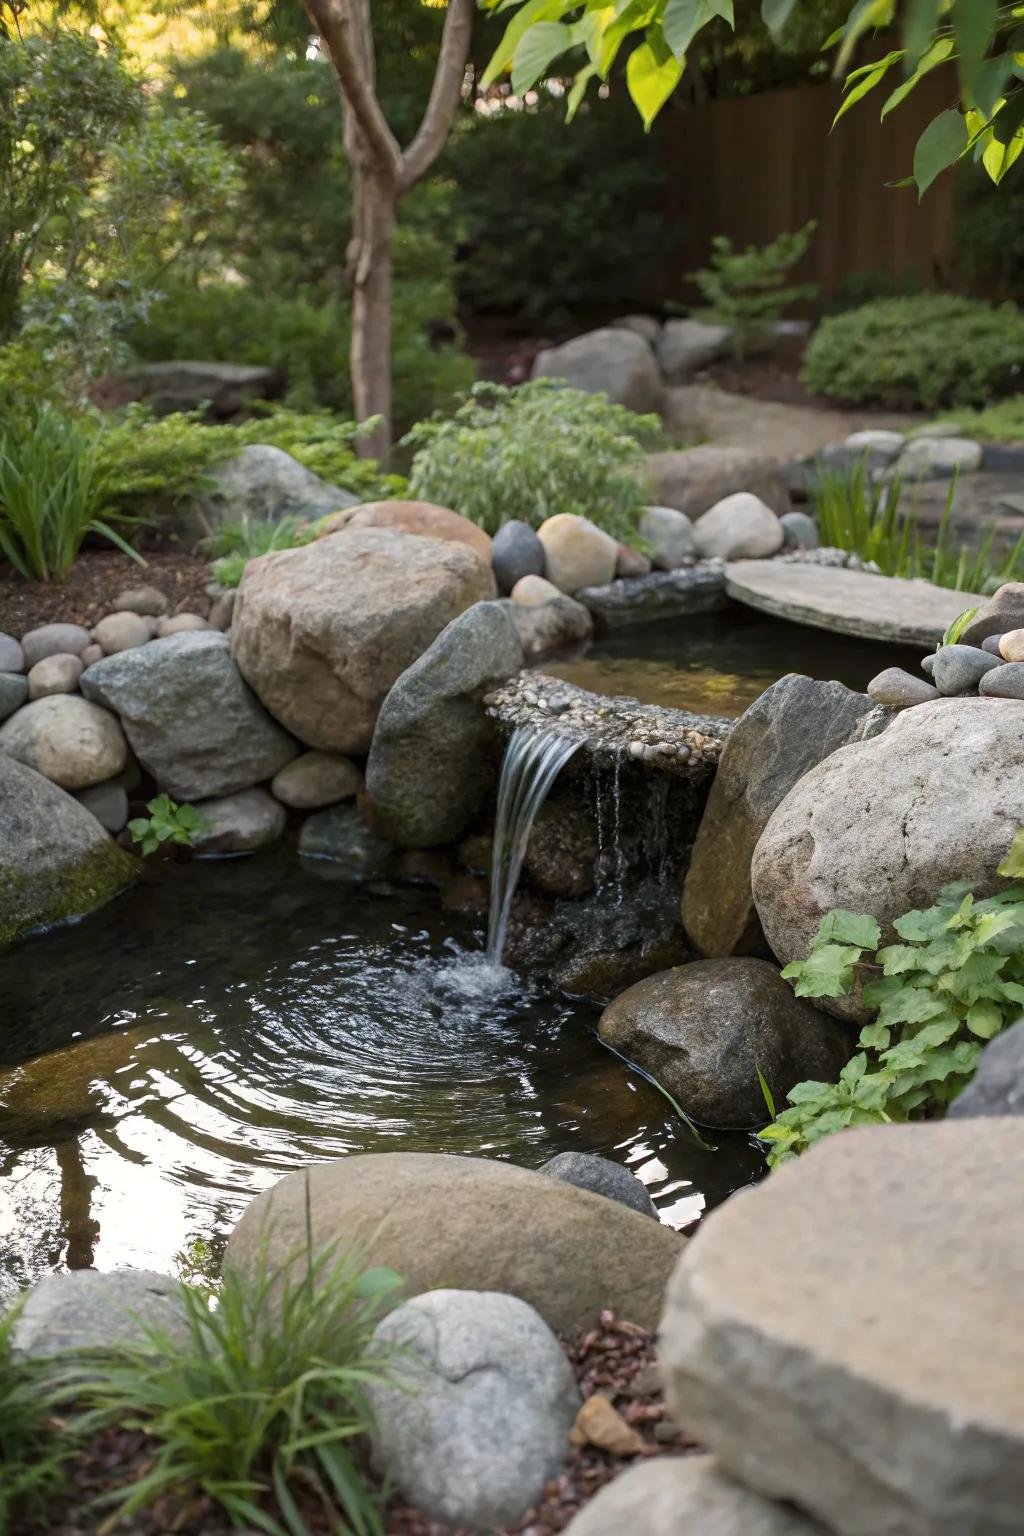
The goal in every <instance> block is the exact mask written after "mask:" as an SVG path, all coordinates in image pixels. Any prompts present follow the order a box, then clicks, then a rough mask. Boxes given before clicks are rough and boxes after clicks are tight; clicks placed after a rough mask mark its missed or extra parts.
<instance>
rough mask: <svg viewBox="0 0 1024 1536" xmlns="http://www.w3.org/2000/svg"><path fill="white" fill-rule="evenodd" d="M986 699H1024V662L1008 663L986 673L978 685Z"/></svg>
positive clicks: (979, 690)
mask: <svg viewBox="0 0 1024 1536" xmlns="http://www.w3.org/2000/svg"><path fill="white" fill-rule="evenodd" d="M978 692H979V693H980V694H981V695H982V696H983V697H984V698H986V699H1024V661H1007V662H1004V663H1003V665H1002V666H1001V667H993V669H992V671H991V672H986V673H985V676H984V677H983V678H982V680H981V682H980V683H979V684H978Z"/></svg>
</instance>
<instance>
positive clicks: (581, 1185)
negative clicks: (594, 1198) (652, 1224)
mask: <svg viewBox="0 0 1024 1536" xmlns="http://www.w3.org/2000/svg"><path fill="white" fill-rule="evenodd" d="M537 1172H538V1173H542V1174H543V1175H544V1177H545V1178H548V1179H561V1180H562V1182H563V1184H574V1185H575V1186H576V1188H577V1189H589V1191H590V1193H591V1194H592V1195H603V1196H604V1197H605V1199H606V1200H617V1201H618V1202H619V1204H620V1205H625V1206H628V1207H629V1209H630V1210H631V1211H639V1212H640V1213H641V1214H642V1215H644V1216H653V1217H654V1219H655V1220H656V1221H657V1220H658V1211H657V1207H656V1206H655V1204H654V1201H653V1200H652V1199H651V1197H650V1195H649V1194H648V1193H647V1189H646V1186H645V1185H643V1184H641V1182H640V1180H639V1179H638V1178H636V1176H635V1175H634V1174H632V1173H630V1171H629V1169H628V1168H624V1167H623V1166H622V1164H621V1163H613V1162H612V1161H611V1159H610V1158H608V1157H596V1156H594V1154H593V1153H590V1152H559V1153H558V1155H557V1157H552V1158H549V1159H548V1161H547V1162H546V1163H543V1164H542V1165H541V1167H540V1168H538V1170H537Z"/></svg>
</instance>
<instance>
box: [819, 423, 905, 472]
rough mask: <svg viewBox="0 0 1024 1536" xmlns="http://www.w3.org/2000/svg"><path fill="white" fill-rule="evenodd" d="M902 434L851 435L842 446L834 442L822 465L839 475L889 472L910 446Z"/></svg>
mask: <svg viewBox="0 0 1024 1536" xmlns="http://www.w3.org/2000/svg"><path fill="white" fill-rule="evenodd" d="M906 441H907V440H906V438H905V437H904V436H903V433H902V432H886V431H881V430H872V431H867V432H851V433H850V435H849V437H848V438H846V440H845V441H844V442H841V443H830V444H829V445H828V447H827V448H825V449H824V450H823V452H822V455H821V460H822V463H823V464H825V465H826V466H827V467H828V468H829V469H831V470H833V471H836V472H838V473H847V474H848V473H849V472H850V471H851V470H855V469H860V468H863V469H864V470H866V471H867V473H868V474H871V473H873V472H874V471H875V470H882V469H888V467H889V465H890V464H891V463H893V461H894V460H895V459H898V458H899V456H900V454H901V453H902V452H903V449H904V447H905V446H906Z"/></svg>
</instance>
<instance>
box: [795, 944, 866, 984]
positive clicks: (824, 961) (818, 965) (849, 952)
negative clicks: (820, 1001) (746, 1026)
mask: <svg viewBox="0 0 1024 1536" xmlns="http://www.w3.org/2000/svg"><path fill="white" fill-rule="evenodd" d="M860 957H861V949H860V947H859V946H857V945H848V944H820V945H819V944H815V946H814V948H813V949H812V950H811V953H810V954H809V955H808V956H807V959H806V960H794V961H793V962H792V963H791V964H790V965H787V966H786V968H785V970H784V971H783V973H782V974H783V976H784V977H785V978H786V980H787V981H795V982H796V995H797V997H842V996H844V995H845V993H847V992H849V990H850V988H851V987H852V986H853V968H854V966H855V965H856V964H857V961H858V960H859V959H860Z"/></svg>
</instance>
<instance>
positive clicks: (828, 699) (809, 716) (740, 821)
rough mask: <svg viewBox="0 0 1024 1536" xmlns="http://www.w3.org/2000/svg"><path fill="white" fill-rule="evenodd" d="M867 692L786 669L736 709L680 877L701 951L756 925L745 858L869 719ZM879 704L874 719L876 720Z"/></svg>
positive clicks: (686, 921) (737, 947) (688, 923)
mask: <svg viewBox="0 0 1024 1536" xmlns="http://www.w3.org/2000/svg"><path fill="white" fill-rule="evenodd" d="M872 709H873V705H872V701H871V700H870V699H869V698H867V697H866V695H865V694H862V693H852V692H851V691H850V689H849V688H844V687H843V685H842V683H822V682H817V681H815V680H814V679H813V678H810V677H802V676H800V674H798V673H795V672H791V673H789V674H788V676H786V677H783V678H780V679H779V681H778V682H777V683H773V684H772V686H771V687H770V688H768V689H766V690H765V692H764V693H763V694H762V695H761V697H760V698H759V699H757V700H756V701H755V702H754V703H753V704H751V706H750V708H749V709H748V710H746V712H745V713H744V714H743V715H741V716H740V718H739V720H737V721H736V724H735V725H734V726H733V728H732V730H731V731H730V732H729V734H728V736H727V737H726V738H725V745H724V747H723V748H722V756H721V758H720V759H719V763H718V771H717V773H716V774H715V777H714V781H713V782H712V785H711V793H710V795H709V796H708V803H707V806H706V808H705V811H704V815H703V818H702V820H701V824H700V826H699V828H698V830H697V839H696V841H695V843H694V845H693V853H692V854H691V856H690V867H689V870H688V871H687V875H686V882H685V884H684V886H683V926H684V928H685V929H686V932H687V934H688V935H689V937H690V939H691V940H692V942H693V943H694V945H695V946H696V947H697V949H698V950H699V951H700V953H701V954H703V955H708V956H710V957H719V956H722V955H746V954H751V953H753V952H755V951H756V950H759V949H760V948H761V947H762V946H763V944H764V935H763V934H762V932H761V924H760V922H759V921H758V916H757V912H756V911H755V909H754V896H753V892H752V890H751V888H750V861H751V859H752V858H753V855H754V848H755V847H756V845H757V840H758V838H759V837H760V836H761V833H762V832H763V831H764V829H765V827H766V826H767V824H768V818H769V817H770V816H771V814H772V812H773V811H774V810H776V809H777V807H778V806H779V805H781V803H782V801H783V800H784V799H785V797H786V796H787V795H788V794H789V791H790V790H791V789H792V788H793V785H794V784H795V783H796V782H797V781H798V780H799V779H801V778H802V777H803V776H804V774H805V773H807V772H808V770H809V769H811V768H813V767H815V766H816V765H817V764H818V763H820V762H821V761H822V759H823V758H826V757H828V756H829V755H830V754H831V753H833V752H835V751H836V749H837V748H839V747H842V746H845V745H847V743H848V742H850V741H851V740H853V739H854V738H855V737H859V734H860V732H861V731H863V730H864V729H866V728H869V726H870V724H871V722H870V721H869V718H868V717H869V716H870V715H871V712H872ZM879 716H880V712H878V711H876V712H875V721H876V723H880V718H879Z"/></svg>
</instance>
